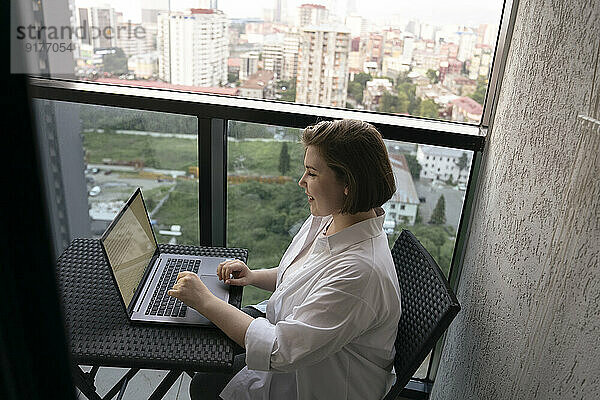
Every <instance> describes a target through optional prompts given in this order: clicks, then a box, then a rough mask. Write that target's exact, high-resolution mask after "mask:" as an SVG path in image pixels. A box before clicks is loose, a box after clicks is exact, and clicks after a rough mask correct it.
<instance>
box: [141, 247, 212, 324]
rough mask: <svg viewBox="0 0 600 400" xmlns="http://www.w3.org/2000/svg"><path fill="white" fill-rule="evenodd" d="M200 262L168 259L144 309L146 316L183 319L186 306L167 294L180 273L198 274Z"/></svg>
mask: <svg viewBox="0 0 600 400" xmlns="http://www.w3.org/2000/svg"><path fill="white" fill-rule="evenodd" d="M199 267H200V260H182V259H180V258H168V259H167V262H166V265H165V268H164V269H163V272H162V275H161V276H160V280H159V281H158V285H157V286H156V289H155V290H154V294H153V295H152V299H151V300H150V303H149V304H148V308H146V315H156V316H171V317H185V314H186V312H187V306H186V305H185V304H184V303H183V302H182V301H181V300H179V299H176V298H175V297H171V296H169V295H168V294H167V291H169V290H170V289H171V288H172V287H173V285H174V284H175V281H176V280H177V274H179V273H180V272H182V271H191V272H194V273H196V274H197V273H198V269H199Z"/></svg>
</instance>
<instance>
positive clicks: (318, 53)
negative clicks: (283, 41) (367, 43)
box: [296, 26, 350, 107]
mask: <svg viewBox="0 0 600 400" xmlns="http://www.w3.org/2000/svg"><path fill="white" fill-rule="evenodd" d="M301 36H302V37H301V44H300V51H299V54H298V78H297V81H296V101H297V102H299V103H306V104H320V105H328V106H334V107H345V106H346V95H347V93H348V53H349V51H350V31H349V30H347V29H346V28H345V27H342V28H335V27H330V26H306V27H304V28H302V29H301Z"/></svg>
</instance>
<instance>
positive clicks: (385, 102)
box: [378, 92, 409, 114]
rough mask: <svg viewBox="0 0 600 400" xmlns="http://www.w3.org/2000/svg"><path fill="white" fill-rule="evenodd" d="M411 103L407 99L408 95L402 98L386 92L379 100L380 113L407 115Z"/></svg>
mask: <svg viewBox="0 0 600 400" xmlns="http://www.w3.org/2000/svg"><path fill="white" fill-rule="evenodd" d="M408 105H409V101H408V100H407V99H406V95H404V94H402V95H400V96H396V95H393V94H391V93H388V92H384V93H383V96H381V98H380V99H379V108H378V111H381V112H389V113H393V114H406V113H408Z"/></svg>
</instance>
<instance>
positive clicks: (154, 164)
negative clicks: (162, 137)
mask: <svg viewBox="0 0 600 400" xmlns="http://www.w3.org/2000/svg"><path fill="white" fill-rule="evenodd" d="M142 156H143V157H144V165H145V166H147V167H150V168H158V159H157V158H156V151H155V150H154V148H153V147H152V145H151V144H150V140H149V139H148V138H145V139H144V141H143V142H142Z"/></svg>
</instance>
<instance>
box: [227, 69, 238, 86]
mask: <svg viewBox="0 0 600 400" xmlns="http://www.w3.org/2000/svg"><path fill="white" fill-rule="evenodd" d="M238 77H239V75H238V74H237V73H236V72H228V73H227V82H229V83H235V82H237V80H238Z"/></svg>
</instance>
